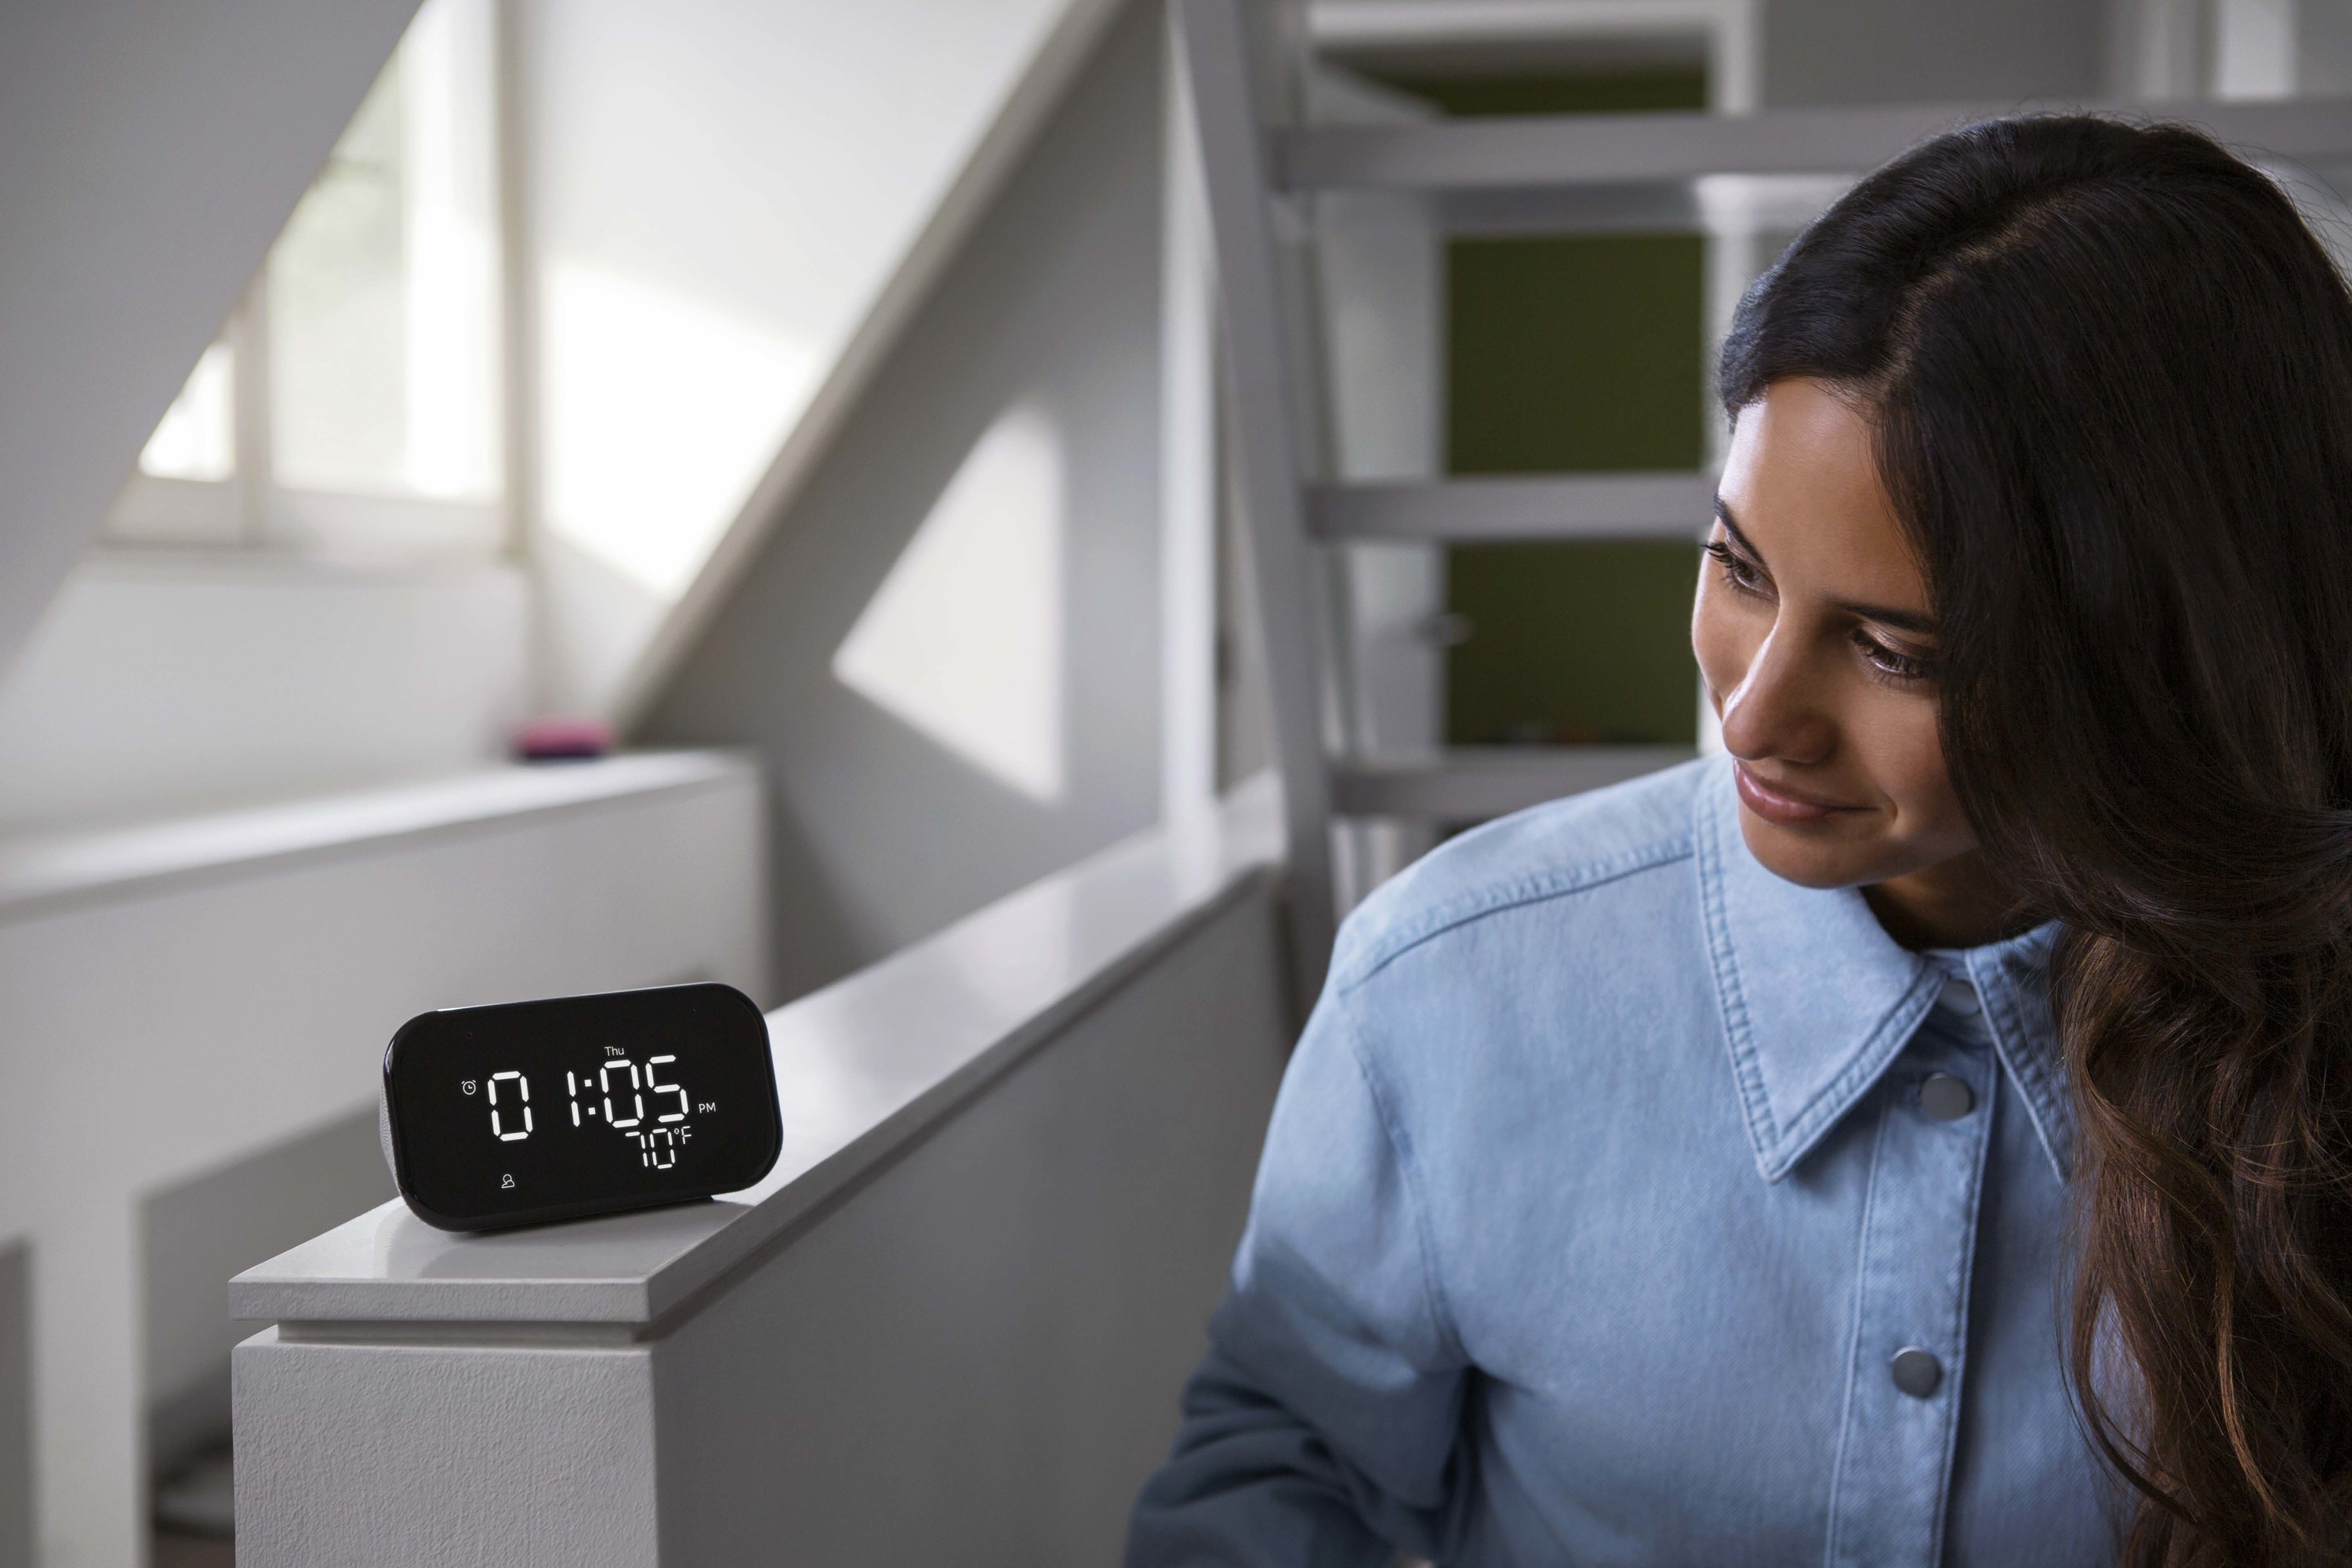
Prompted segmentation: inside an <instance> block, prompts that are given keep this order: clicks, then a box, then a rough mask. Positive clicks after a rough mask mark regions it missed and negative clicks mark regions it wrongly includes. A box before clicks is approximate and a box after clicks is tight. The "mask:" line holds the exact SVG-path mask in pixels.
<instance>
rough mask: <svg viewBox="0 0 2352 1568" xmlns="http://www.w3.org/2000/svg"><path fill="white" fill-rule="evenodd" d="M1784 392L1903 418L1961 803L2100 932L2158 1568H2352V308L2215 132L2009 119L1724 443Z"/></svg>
mask: <svg viewBox="0 0 2352 1568" xmlns="http://www.w3.org/2000/svg"><path fill="white" fill-rule="evenodd" d="M1790 377H1811V378H1815V379H1818V380H1820V381H1822V382H1824V383H1827V384H1832V386H1834V387H1835V388H1836V389H1838V390H1839V391H1840V392H1841V394H1842V395H1845V396H1847V397H1849V398H1851V399H1853V401H1854V403H1855V405H1856V406H1858V407H1859V408H1861V409H1863V410H1864V412H1865V413H1866V414H1867V415H1868V416H1869V417H1870V418H1871V420H1872V422H1873V425H1874V430H1875V433H1876V440H1877V458H1878V464H1879V469H1880V473H1881V476H1882V478H1883V479H1884V480H1885V484H1886V486H1887V489H1888V492H1889V494H1890V495H1891V496H1892V497H1893V498H1894V499H1895V503H1896V509H1897V510H1898V512H1899V513H1900V515H1901V516H1902V518H1903V519H1904V521H1905V524H1906V529H1907V531H1908V532H1909V535H1910V541H1911V543H1912V546H1913V548H1914V549H1915V551H1916V554H1917V556H1918V559H1919V562H1920V564H1921V566H1922V568H1923V571H1924V573H1925V575H1926V577H1927V583H1928V585H1929V590H1930V593H1931V595H1932V596H1933V600H1934V603H1935V605H1936V611H1937V618H1938V622H1939V626H1940V632H1941V637H1940V647H1939V652H1938V665H1939V678H1940V683H1941V699H1942V732H1943V742H1944V750H1945V754H1946V757H1947V760H1948V766H1949V768H1950V772H1951V777H1952V782H1953V784H1954V786H1955V788H1956V789H1957V791H1958V795H1959V799H1960V801H1961V803H1962V804H1963V805H1964V806H1965V807H1966V809H1967V811H1968V813H1969V817H1970V819H1971V820H1972V822H1973V823H1974V825H1975V826H1976V829H1977V832H1978V834H1979V838H1980V840H1981V842H1982V843H1983V846H1984V847H1985V850H1986V852H1987V854H1988V856H1989V858H1990V861H1991V863H1992V865H1993V866H1994V868H1996V869H1997V870H1998V871H1999V872H2000V873H2001V874H2002V875H2003V876H2004V877H2005V878H2006V879H2008V881H2009V883H2010V884H2011V886H2012V887H2013V888H2014V889H2016V890H2017V892H2018V894H2019V896H2020V897H2021V900H2023V908H2024V910H2028V911H2031V912H2032V913H2034V914H2039V915H2054V916H2056V917H2058V918H2059V919H2060V920H2062V921H2063V922H2064V932H2063V936H2062V937H2061V939H2060V942H2059V944H2058V948H2057V951H2056V953H2055V956H2054V959H2053V973H2052V984H2053V1001H2054V1003H2055V1005H2056V1008H2057V1016H2058V1021H2059V1032H2060V1036H2061V1038H2062V1040H2063V1046H2064V1049H2065V1053H2066V1058H2067V1062H2068V1065H2069V1068H2070V1069H2071V1074H2072V1078H2073V1083H2074V1103H2075V1107H2076V1112H2077V1116H2078V1119H2079V1121H2080V1124H2081V1127H2082V1131H2083V1133H2084V1140H2083V1142H2084V1148H2083V1150H2082V1152H2081V1154H2080V1155H2079V1156H2078V1163H2077V1167H2076V1185H2077V1187H2078V1188H2079V1190H2080V1194H2081V1209H2080V1221H2079V1228H2080V1247H2079V1260H2078V1263H2077V1266H2076V1268H2077V1273H2076V1280H2075V1285H2074V1302H2073V1310H2072V1323H2071V1352H2072V1354H2071V1362H2070V1372H2071V1375H2072V1380H2073V1383H2074V1393H2075V1395H2076V1398H2077V1400H2078V1401H2079V1403H2080V1406H2081V1408H2082V1410H2083V1413H2084V1418H2085V1423H2086V1425H2087V1426H2088V1429H2089V1431H2090V1433H2091V1436H2092V1437H2093V1439H2094V1441H2095V1443H2096V1444H2097V1445H2098V1447H2100V1449H2101V1450H2102V1451H2103V1452H2104V1453H2105V1456H2106V1458H2108V1460H2109V1461H2110V1462H2111V1463H2112V1464H2113V1465H2114V1466H2115V1467H2116V1469H2117V1470H2119V1471H2120V1472H2121V1473H2122V1475H2123V1476H2124V1477H2125V1478H2126V1479H2128V1480H2129V1481H2130V1482H2131V1483H2132V1485H2133V1486H2134V1487H2135V1488H2136V1489H2137V1492H2138V1494H2139V1501H2138V1504H2137V1509H2136V1511H2135V1513H2134V1515H2133V1518H2132V1520H2131V1521H2130V1524H2129V1527H2128V1531H2127V1534H2126V1541H2125V1551H2124V1556H2125V1560H2126V1562H2128V1563H2140V1564H2158V1563H2161V1564H2171V1565H2181V1564H2206V1563H2215V1564H2219V1563H2231V1564H2237V1563H2263V1564H2269V1563H2322V1562H2326V1563H2341V1562H2345V1561H2347V1559H2352V297H2347V291H2346V288H2345V284H2344V281H2343V279H2341V278H2340V277H2339V276H2338V274H2337V272H2336V268H2335V267H2334V266H2333V265H2332V264H2331V263H2330V261H2329V259H2328V257H2327V255H2326V252H2325V251H2324V250H2323V249H2322V248H2321V247H2320V245H2319V243H2318V241H2317V240H2316V239H2315V237H2314V236H2313V234H2312V233H2311V231H2310V230H2309V229H2308V228H2307V227H2306V226H2305V225H2304V223H2303V221H2302V219H2301V218H2300V217H2299V216H2297V215H2296V212H2295V209H2294V206H2293V205H2291V204H2290V202H2289V201H2288V199H2287V198H2286V196H2285V195H2283V194H2282V193H2281V191H2280V189H2279V188H2278V187H2277V186H2276V185H2274V184H2273V183H2272V182H2271V181H2270V180H2269V179H2267V178H2266V177H2264V176H2263V174H2260V173H2258V172H2256V171H2255V170H2254V169H2252V168H2251V167H2249V166H2248V165H2247V164H2246V163H2242V162H2240V161H2239V160H2238V159H2237V158H2235V157H2232V156H2231V154H2230V153H2227V152H2224V151H2223V150H2222V149H2221V147H2220V146H2218V145H2216V144H2215V143H2214V142H2211V141H2210V140H2208V139H2207V138H2206V137H2204V136H2202V135H2200V134H2198V133H2197V132H2192V131H2189V130H2185V129H2181V128H2179V127H2174V126H2164V125H2156V126H2145V127H2143V126H2136V125H2129V124H2124V123H2120V122H2117V121H2110V120H2105V119H2097V118H2092V117H2086V116H2052V117H2034V118H2022V119H2014V120H1997V121H1986V122H1984V123H1981V124H1977V125H1972V126H1969V127H1967V128H1966V129H1963V130H1959V131H1956V132H1951V133H1950V134H1948V135H1945V136H1941V137H1938V138H1937V139H1936V140H1934V141H1931V142H1927V143H1925V144H1923V145H1921V146H1919V147H1916V148H1915V149H1913V150H1912V151H1911V152H1909V153H1906V154H1904V155H1903V156H1902V157H1900V158H1898V159H1896V160H1895V162H1894V163H1890V164H1888V165H1887V166H1886V167H1885V168H1883V169H1881V170H1879V171H1878V172H1877V173H1876V174H1873V175H1871V176H1870V177H1869V178H1868V179H1866V180H1864V181H1863V182H1862V184H1859V185H1857V186H1856V187H1854V189H1853V191H1852V192H1851V193H1849V194H1848V195H1846V196H1844V197H1843V199H1842V200H1840V201H1839V202H1838V203H1837V205H1835V206H1834V207H1832V209H1831V210H1830V211H1829V213H1828V214H1827V215H1826V216H1823V217H1822V219H1821V220H1820V221H1819V222H1817V223H1815V224H1814V225H1813V226H1811V228H1810V229H1808V230H1807V231H1806V232H1805V233H1804V234H1803V235H1802V236H1801V237H1800V238H1799V239H1798V240H1797V241H1796V243H1795V244H1794V245H1792V246H1791V247H1790V248H1789V250H1788V252H1787V254H1785V255H1784V256H1783V257H1782V258H1780V261H1779V263H1778V264H1777V265H1776V266H1775V267H1774V268H1772V270H1771V271H1770V272H1769V273H1768V274H1767V275H1766V276H1765V277H1764V278H1763V279H1761V280H1760V281H1759V282H1758V283H1757V285H1756V286H1755V288H1754V289H1751V290H1750V291H1749V293H1748V298H1747V300H1745V302H1744V303H1743V304H1742V305H1741V307H1740V310H1739V313H1738V320H1737V322H1736V324H1735V326H1734V328H1733V331H1732V333H1731V336H1730V339H1729V341H1728V342H1727V345H1726V346H1725V349H1724V353H1723V362H1722V366H1721V374H1720V382H1719V384H1720V387H1721V390H1722V395H1723V401H1724V405H1725V406H1726V408H1727V410H1729V411H1731V412H1733V413H1734V414H1736V413H1737V411H1738V410H1739V409H1741V408H1743V407H1745V406H1747V405H1748V404H1749V403H1750V402H1752V401H1753V400H1754V399H1756V398H1758V397H1759V396H1761V395H1763V393H1764V392H1765V390H1766V389H1767V388H1768V387H1769V386H1770V385H1771V384H1773V383H1775V382H1778V381H1781V380H1783V379H1786V378H1790ZM2118 1352H2120V1353H2118Z"/></svg>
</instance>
